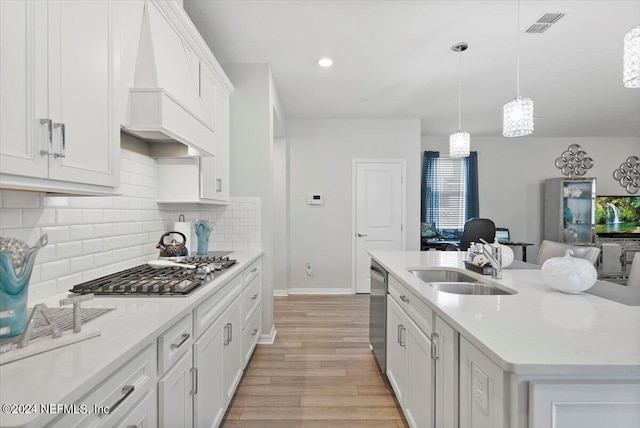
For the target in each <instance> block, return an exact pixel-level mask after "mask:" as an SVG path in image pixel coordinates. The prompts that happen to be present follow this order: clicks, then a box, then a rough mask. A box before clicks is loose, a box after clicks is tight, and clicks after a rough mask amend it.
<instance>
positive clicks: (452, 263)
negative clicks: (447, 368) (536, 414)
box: [370, 251, 640, 376]
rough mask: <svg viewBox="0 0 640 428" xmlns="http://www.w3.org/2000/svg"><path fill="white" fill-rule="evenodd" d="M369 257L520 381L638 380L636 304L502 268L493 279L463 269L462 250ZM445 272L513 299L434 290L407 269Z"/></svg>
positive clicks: (375, 253)
mask: <svg viewBox="0 0 640 428" xmlns="http://www.w3.org/2000/svg"><path fill="white" fill-rule="evenodd" d="M370 255H371V256H372V257H373V258H374V259H376V260H377V261H378V262H380V264H381V265H382V266H383V267H385V268H386V269H387V270H388V271H389V273H390V274H391V275H393V276H394V277H395V278H396V279H398V280H399V281H400V282H401V283H403V284H404V285H405V286H408V287H409V288H410V289H411V290H412V291H413V292H414V293H415V294H416V296H417V297H418V298H420V300H422V301H423V302H424V303H425V304H427V305H428V306H429V307H431V308H432V309H433V310H434V311H435V312H436V313H437V314H438V315H439V316H440V317H441V318H443V319H444V320H445V321H446V322H448V323H449V324H450V325H451V326H452V327H453V328H455V329H457V330H458V331H459V332H460V334H462V335H463V336H464V337H465V338H467V339H468V340H469V341H470V342H471V343H473V344H474V345H475V346H476V347H478V348H479V349H480V350H481V351H482V352H483V353H485V354H486V355H487V356H488V357H489V358H491V359H492V360H493V361H494V362H495V363H496V364H498V365H499V366H500V367H501V368H502V369H503V370H507V371H510V372H513V373H516V374H520V375H538V374H553V375H563V374H566V375H594V376H607V375H609V376H638V375H640V306H627V305H624V304H621V303H616V302H612V301H610V300H606V299H603V298H601V297H597V296H594V295H591V294H587V293H581V294H579V295H570V294H564V293H561V292H559V291H556V290H554V289H551V288H550V287H549V286H547V285H546V284H545V283H544V281H543V278H542V273H541V271H540V270H529V269H527V270H521V269H512V270H510V269H508V268H506V269H503V271H502V276H503V277H502V279H493V278H491V277H490V276H483V275H480V274H477V273H474V272H471V271H468V270H465V269H464V263H463V261H464V260H465V257H466V252H453V251H422V252H421V251H406V252H403V251H389V252H386V251H372V252H371V253H370ZM438 267H446V268H447V269H453V270H460V271H464V272H465V273H467V274H469V275H471V276H475V277H477V278H483V279H485V280H487V281H489V282H491V281H494V282H496V283H498V284H500V285H503V286H506V287H508V288H511V289H513V290H516V291H517V292H518V293H517V294H514V295H501V296H491V295H481V296H478V295H476V296H474V295H457V294H450V293H444V292H439V291H436V290H435V289H433V288H432V287H431V286H430V285H428V284H427V283H425V282H423V281H421V280H420V279H418V278H416V277H415V276H414V275H413V274H411V273H410V272H409V271H408V270H407V269H408V268H425V269H434V268H438Z"/></svg>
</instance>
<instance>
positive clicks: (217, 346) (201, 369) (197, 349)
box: [193, 317, 227, 428]
mask: <svg viewBox="0 0 640 428" xmlns="http://www.w3.org/2000/svg"><path fill="white" fill-rule="evenodd" d="M225 321H226V319H225V318H224V317H221V318H219V319H218V321H216V322H215V323H214V324H213V325H211V327H209V328H208V329H206V330H205V332H204V333H202V335H201V336H200V337H199V338H198V340H197V341H196V342H195V343H194V345H193V366H194V368H195V369H196V370H197V389H196V394H195V398H194V407H193V409H194V418H195V424H194V425H195V426H196V427H207V428H208V427H213V426H217V425H219V424H220V422H221V421H222V417H223V416H224V412H225V408H226V399H225V396H224V389H223V384H222V383H223V379H222V377H223V370H224V367H223V347H224V343H225V339H226V332H227V330H226V328H225V326H226V322H225Z"/></svg>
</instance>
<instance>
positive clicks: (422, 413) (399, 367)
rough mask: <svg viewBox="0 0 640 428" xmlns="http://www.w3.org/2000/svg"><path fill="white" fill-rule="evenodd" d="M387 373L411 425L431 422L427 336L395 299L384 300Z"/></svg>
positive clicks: (430, 388)
mask: <svg viewBox="0 0 640 428" xmlns="http://www.w3.org/2000/svg"><path fill="white" fill-rule="evenodd" d="M387 317H388V318H387V320H388V323H387V377H388V378H389V382H390V383H391V386H392V387H393V390H394V392H395V393H396V398H397V399H398V402H399V403H400V406H401V407H402V410H403V411H404V414H405V416H406V418H407V422H408V423H409V425H410V426H411V427H416V428H418V427H419V428H423V427H425V428H426V427H431V426H433V421H434V418H433V402H434V385H433V367H434V365H433V359H432V357H431V339H430V338H429V337H427V336H426V335H425V333H424V332H422V330H421V329H420V328H419V327H418V326H417V324H416V323H414V322H413V321H412V320H411V318H409V316H408V315H407V314H406V313H405V312H404V310H403V309H402V308H401V307H400V305H399V304H398V303H396V301H395V300H394V299H393V298H392V297H390V298H389V299H388V300H387Z"/></svg>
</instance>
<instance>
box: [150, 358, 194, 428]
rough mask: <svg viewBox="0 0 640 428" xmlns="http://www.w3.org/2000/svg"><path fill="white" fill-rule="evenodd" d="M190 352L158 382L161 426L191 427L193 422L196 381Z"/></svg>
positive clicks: (168, 427) (170, 427)
mask: <svg viewBox="0 0 640 428" xmlns="http://www.w3.org/2000/svg"><path fill="white" fill-rule="evenodd" d="M191 361H192V354H191V350H188V351H187V353H185V354H184V355H183V356H182V358H180V360H178V362H177V363H176V364H175V365H174V366H173V367H171V368H170V369H169V371H167V373H166V374H165V375H164V376H163V377H162V378H161V379H160V380H159V381H158V412H159V418H158V419H159V420H158V422H159V426H160V427H166V428H172V427H189V426H192V422H193V396H194V394H195V387H196V385H195V381H194V376H193V370H192V366H191Z"/></svg>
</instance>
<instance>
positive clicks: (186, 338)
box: [171, 333, 191, 349]
mask: <svg viewBox="0 0 640 428" xmlns="http://www.w3.org/2000/svg"><path fill="white" fill-rule="evenodd" d="M190 337H191V335H190V334H189V333H183V334H182V340H180V342H178V343H172V344H171V349H178V348H179V347H181V346H182V345H184V342H186V341H187V340H189V338H190Z"/></svg>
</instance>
